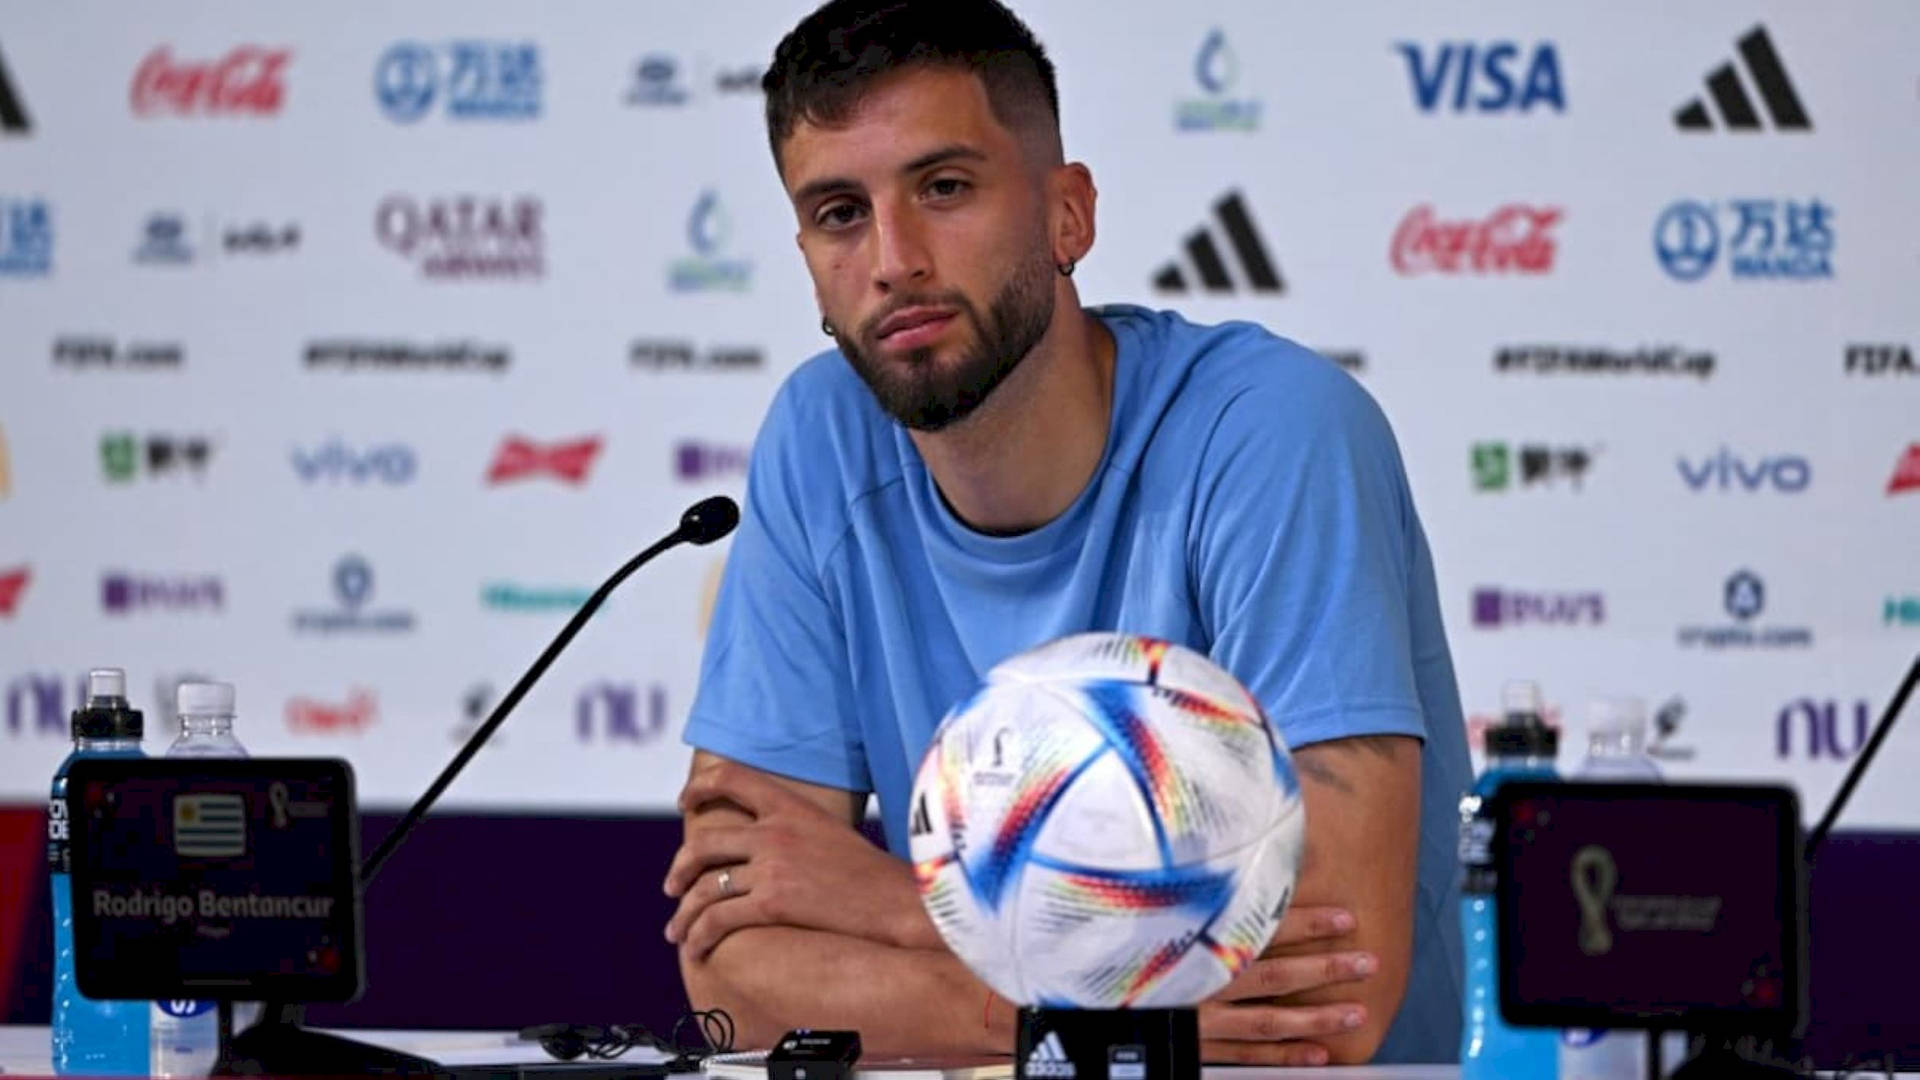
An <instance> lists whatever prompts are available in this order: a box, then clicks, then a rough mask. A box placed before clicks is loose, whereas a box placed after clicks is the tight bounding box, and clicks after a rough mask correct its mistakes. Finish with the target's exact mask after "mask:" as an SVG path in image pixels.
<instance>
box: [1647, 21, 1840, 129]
mask: <svg viewBox="0 0 1920 1080" xmlns="http://www.w3.org/2000/svg"><path fill="white" fill-rule="evenodd" d="M1738 46H1739V49H1740V56H1739V61H1738V65H1736V63H1735V62H1734V61H1729V62H1727V63H1723V64H1721V65H1720V66H1719V67H1717V68H1714V69H1713V70H1712V71H1711V72H1709V73H1708V74H1707V93H1706V97H1705V98H1698V97H1696V98H1693V99H1692V100H1690V101H1688V102H1687V103H1686V104H1684V105H1682V106H1680V108H1678V109H1677V110H1675V111H1674V114H1673V126H1675V127H1677V128H1679V129H1680V130H1681V131H1689V132H1700V131H1712V130H1714V123H1713V115H1712V113H1709V112H1708V111H1707V101H1708V100H1709V99H1710V100H1712V102H1713V108H1714V112H1717V113H1719V115H1720V126H1722V127H1724V128H1726V129H1727V130H1728V131H1760V130H1763V129H1764V128H1765V127H1766V125H1767V123H1768V122H1770V123H1772V125H1773V128H1774V130H1776V131H1812V130H1813V121H1812V120H1810V119H1808V117H1807V110H1806V107H1805V106H1803V105H1801V104H1800V94H1799V92H1798V91H1796V90H1794V88H1793V80H1792V79H1790V78H1788V77H1787V65H1786V64H1785V63H1784V62H1782V61H1781V59H1780V54H1779V53H1778V52H1777V51H1775V50H1774V47H1773V39H1772V38H1771V37H1769V36H1768V35H1767V28H1766V27H1765V26H1756V27H1754V28H1753V29H1752V30H1749V31H1747V33H1746V35H1745V36H1744V37H1742V38H1741V39H1740V40H1739V42H1738ZM1739 66H1744V67H1745V69H1746V71H1745V75H1746V81H1747V82H1750V83H1752V85H1753V86H1754V88H1755V89H1757V90H1759V92H1760V101H1759V106H1758V108H1756V107H1755V103H1754V100H1753V98H1751V97H1749V96H1747V91H1746V88H1745V87H1744V86H1742V85H1741V83H1742V79H1741V73H1740V72H1739V70H1738V67H1739ZM1762 110H1764V111H1765V113H1766V117H1765V122H1763V120H1762V118H1761V111H1762Z"/></svg>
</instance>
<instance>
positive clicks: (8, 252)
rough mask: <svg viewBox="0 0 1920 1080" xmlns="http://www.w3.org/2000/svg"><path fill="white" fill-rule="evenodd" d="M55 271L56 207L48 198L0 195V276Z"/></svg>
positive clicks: (30, 275)
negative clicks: (48, 201) (54, 237)
mask: <svg viewBox="0 0 1920 1080" xmlns="http://www.w3.org/2000/svg"><path fill="white" fill-rule="evenodd" d="M52 272H53V209H52V207H50V206H48V205H47V201H46V200H45V199H6V198H0V277H45V276H47V275H48V274H51V273H52Z"/></svg>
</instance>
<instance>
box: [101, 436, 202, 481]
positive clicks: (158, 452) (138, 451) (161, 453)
mask: <svg viewBox="0 0 1920 1080" xmlns="http://www.w3.org/2000/svg"><path fill="white" fill-rule="evenodd" d="M212 458H213V440H212V439H209V438H207V437H205V436H199V435H191V436H182V435H149V436H147V437H146V439H145V440H140V439H137V438H135V437H134V435H133V434H132V433H131V432H126V431H110V432H108V433H106V434H105V435H102V436H101V437H100V467H101V470H102V471H103V472H104V473H105V474H106V478H107V482H108V483H110V484H128V483H132V482H133V481H134V480H135V479H137V478H139V477H140V475H141V474H142V473H143V472H144V473H145V474H146V477H147V479H149V480H159V479H164V478H166V477H169V476H174V475H178V474H180V473H188V474H191V475H192V476H193V478H194V479H195V480H204V479H206V475H207V462H208V461H210V460H211V459H212Z"/></svg>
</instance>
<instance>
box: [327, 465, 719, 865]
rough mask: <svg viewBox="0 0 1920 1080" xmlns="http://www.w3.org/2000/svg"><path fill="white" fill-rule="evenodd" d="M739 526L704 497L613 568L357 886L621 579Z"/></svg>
mask: <svg viewBox="0 0 1920 1080" xmlns="http://www.w3.org/2000/svg"><path fill="white" fill-rule="evenodd" d="M738 524H740V507H739V505H738V504H736V503H735V502H734V501H733V500H732V499H729V498H727V497H726V496H725V495H715V496H713V497H712V498H709V499H702V500H701V501H700V502H697V503H695V504H694V505H692V506H690V507H688V508H687V512H686V513H684V514H682V515H680V527H679V528H677V529H675V530H674V531H673V532H671V533H668V534H667V535H666V536H664V537H662V538H661V539H660V540H659V542H657V543H655V544H654V545H653V546H652V547H650V548H648V549H647V550H645V551H643V552H641V553H640V554H638V555H635V556H634V557H633V558H631V559H629V560H627V564H626V565H625V566H622V567H621V568H620V569H618V570H616V571H614V573H613V576H612V577H610V578H608V579H607V580H606V581H605V582H603V583H601V585H600V587H599V588H598V589H595V590H594V592H593V595H592V596H590V597H588V598H587V602H586V603H584V604H582V605H580V610H579V611H576V612H574V613H573V618H571V619H568V620H567V625H566V626H564V627H562V628H561V629H560V633H559V634H558V635H556V636H555V637H554V639H553V642H552V643H551V644H549V645H548V646H547V649H546V651H545V652H543V653H541V654H540V658H539V659H538V660H535V661H534V662H533V666H532V667H530V668H528V669H527V673H526V674H524V675H522V676H520V681H519V682H517V683H514V684H513V689H512V690H509V691H508V692H507V696H506V697H504V698H501V699H500V704H498V705H496V706H494V708H493V714H492V715H491V716H488V717H487V722H486V723H484V724H481V725H480V730H478V731H476V732H474V733H473V736H472V737H471V738H469V739H468V740H467V743H466V745H465V746H462V747H461V748H460V752H459V753H458V754H455V755H454V756H453V760H452V761H450V762H448V763H447V767H446V768H445V769H442V770H441V771H440V775H439V776H437V777H435V778H434V781H433V783H432V784H431V785H429V786H428V787H427V791H426V794H424V795H422V796H420V801H418V802H416V803H414V804H413V806H412V807H411V808H410V809H409V810H408V811H407V813H406V816H404V817H402V818H401V819H400V823H399V824H398V825H395V826H394V827H393V831H392V832H389V833H388V834H387V835H386V837H385V839H383V840H381V841H380V846H379V847H378V848H376V849H374V852H373V854H372V855H370V856H368V857H367V861H366V862H365V863H364V864H362V865H361V867H360V885H361V887H362V888H365V887H366V885H367V883H368V882H370V881H372V880H373V876H374V875H375V874H377V873H379V872H380V868H381V867H382V866H384V865H386V862H387V860H388V859H390V858H392V857H393V853H394V851H396V850H397V849H398V848H399V847H400V845H401V843H402V842H403V841H405V840H406V838H407V835H408V834H409V833H411V832H413V830H414V828H415V827H416V826H418V825H419V824H420V819H421V818H423V817H425V816H427V811H428V810H430V809H432V808H433V804H434V803H435V802H437V801H438V800H439V798H440V796H441V794H443V793H444V792H445V791H446V790H447V788H448V786H449V785H451V784H452V783H453V780H454V778H455V777H457V776H459V775H460V770H462V769H464V768H466V767H467V762H469V761H471V760H473V755H475V754H477V753H479V752H480V748H481V747H482V746H484V745H486V742H487V740H488V739H490V738H492V737H493V733H494V730H495V729H497V728H498V727H499V726H500V725H501V724H502V723H504V722H505V721H506V719H507V715H508V714H509V713H511V712H513V710H514V707H515V706H517V705H519V704H520V699H521V698H523V697H526V696H527V691H528V690H531V689H533V684H534V683H536V682H539V681H540V676H542V675H544V674H546V672H547V668H549V667H551V666H552V665H553V662H554V660H555V659H557V658H558V657H559V655H560V653H561V650H563V649H565V648H566V647H567V646H568V644H570V643H571V642H572V641H573V639H574V635H576V634H578V633H579V632H580V628H581V627H582V626H585V625H586V623H587V620H588V619H591V618H593V613H594V612H596V611H598V610H600V605H601V604H603V603H605V602H606V599H607V597H608V596H610V595H611V594H612V593H613V590H614V589H616V588H619V587H620V583H621V582H623V581H625V580H627V577H628V575H630V574H632V573H633V572H634V571H635V570H638V569H640V568H641V567H642V566H645V565H646V564H647V563H648V562H650V561H651V560H652V559H653V557H654V556H656V555H659V554H660V553H661V552H664V551H666V550H667V549H669V548H672V547H677V546H678V545H680V544H683V543H685V544H711V543H713V542H714V541H715V540H718V539H720V538H722V537H724V536H726V535H727V534H728V533H730V532H732V531H733V529H734V526H736V525H738Z"/></svg>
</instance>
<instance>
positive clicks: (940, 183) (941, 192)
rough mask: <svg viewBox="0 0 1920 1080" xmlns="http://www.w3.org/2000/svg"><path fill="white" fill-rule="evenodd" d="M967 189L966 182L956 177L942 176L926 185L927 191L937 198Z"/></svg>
mask: <svg viewBox="0 0 1920 1080" xmlns="http://www.w3.org/2000/svg"><path fill="white" fill-rule="evenodd" d="M965 190H967V182H966V181H965V180H961V179H959V178H957V177H952V176H943V177H941V178H940V179H938V180H935V181H933V182H932V183H930V184H928V185H927V191H928V192H929V193H930V194H932V195H934V196H935V197H937V198H942V199H944V198H948V197H951V196H954V195H958V194H960V193H961V192H963V191H965Z"/></svg>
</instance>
